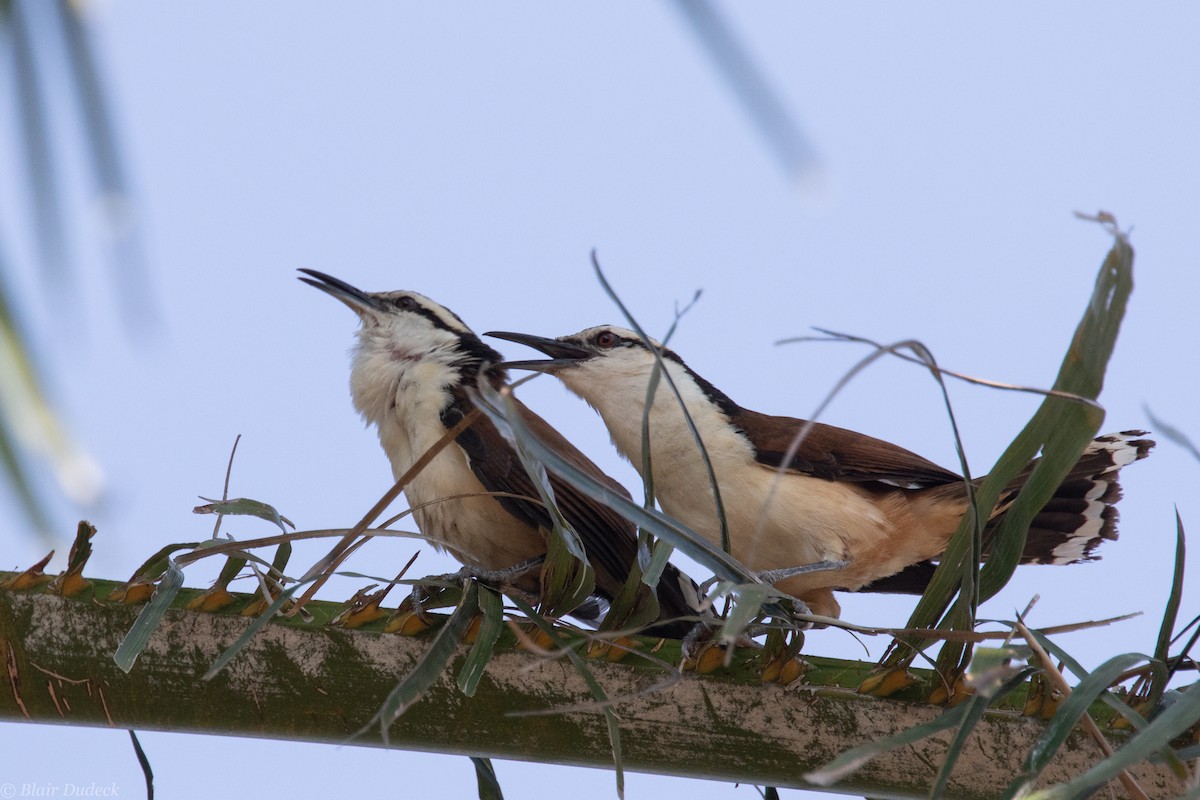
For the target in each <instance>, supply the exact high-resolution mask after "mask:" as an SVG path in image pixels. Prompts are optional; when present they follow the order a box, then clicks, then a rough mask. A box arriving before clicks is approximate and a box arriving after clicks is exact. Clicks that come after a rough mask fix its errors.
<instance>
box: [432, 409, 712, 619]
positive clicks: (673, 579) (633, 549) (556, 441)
mask: <svg viewBox="0 0 1200 800" xmlns="http://www.w3.org/2000/svg"><path fill="white" fill-rule="evenodd" d="M464 404H465V405H464ZM517 406H518V409H519V411H520V413H521V416H522V417H523V418H524V420H525V422H526V423H527V424H528V425H529V426H530V428H531V429H532V430H533V431H534V432H535V433H536V434H537V435H538V436H539V437H540V438H541V439H542V440H543V441H544V442H545V443H546V444H547V445H549V446H550V447H552V448H554V449H555V450H556V451H557V452H558V453H560V454H561V455H562V456H563V457H564V458H566V459H567V460H568V461H570V462H571V463H572V464H574V465H575V466H576V467H578V468H579V469H580V470H582V471H584V472H586V473H587V474H589V475H591V476H592V477H593V478H595V479H596V480H598V481H600V482H601V483H603V484H604V485H605V486H607V487H608V488H609V489H610V490H612V491H613V492H614V493H616V494H619V495H620V496H621V497H624V498H626V499H629V492H628V491H626V490H625V487H624V486H622V485H621V484H620V483H618V482H617V481H615V480H613V479H612V478H611V477H609V476H608V475H606V474H605V473H604V472H603V471H602V470H601V469H600V468H599V467H598V466H596V465H595V464H594V463H592V461H591V460H590V459H589V458H588V457H587V456H585V455H584V454H583V453H582V452H580V451H579V449H578V448H576V447H575V446H574V445H573V444H571V443H570V442H569V441H567V439H566V438H565V437H564V436H563V435H562V434H560V433H559V432H558V431H557V430H556V429H555V428H554V427H553V426H551V425H550V424H549V423H547V422H546V421H545V420H543V419H542V418H541V417H539V416H538V415H537V414H535V413H534V412H533V411H531V410H529V408H527V407H526V406H525V405H523V404H521V403H520V401H517ZM469 408H470V401H469V400H467V399H466V398H465V397H462V398H459V399H457V400H456V402H455V404H454V405H453V406H451V407H450V409H447V412H448V414H447V413H444V414H443V421H445V422H447V423H448V424H450V425H453V424H454V423H455V420H454V419H453V417H454V416H456V415H458V418H459V419H461V413H462V412H463V410H464V409H469ZM448 416H449V417H450V418H447V417H448ZM456 441H457V442H458V444H459V446H460V447H462V448H463V450H464V451H465V452H466V453H467V456H468V458H469V460H470V462H471V470H472V471H473V472H474V473H475V476H476V477H477V478H478V479H479V482H480V483H482V484H483V485H484V487H485V488H486V489H487V490H488V491H493V492H511V493H513V494H518V495H523V496H525V497H532V498H536V497H537V496H538V493H537V488H536V487H535V486H534V484H533V480H532V479H531V478H530V477H529V474H528V473H527V472H526V471H525V469H524V467H523V466H522V465H521V461H520V458H519V457H518V456H517V453H516V452H515V451H514V449H513V447H512V445H510V444H509V442H508V440H507V439H505V438H504V437H503V436H502V435H501V434H500V432H499V431H498V430H496V427H495V426H494V425H492V423H491V421H490V420H488V419H487V418H486V417H480V419H479V420H478V421H476V422H475V423H474V424H473V425H472V426H471V427H470V428H468V429H467V430H466V431H464V432H463V433H462V434H460V435H459V437H458V439H457V440H456ZM548 474H549V478H550V486H551V488H552V489H553V490H554V498H555V501H556V502H557V503H558V507H559V510H560V511H562V514H563V517H565V518H566V520H567V522H568V523H569V524H570V525H571V527H572V528H573V529H574V530H575V532H576V533H578V534H579V538H580V539H581V540H582V542H583V546H584V549H585V550H586V551H587V555H588V561H589V562H591V565H592V568H593V570H595V573H596V589H597V592H598V593H600V594H601V595H603V596H604V597H606V598H608V599H612V598H613V597H615V596H616V594H617V592H618V591H620V589H621V586H622V585H623V584H624V582H625V579H626V577H627V576H628V575H629V570H630V567H631V566H632V565H633V563H634V560H635V559H636V558H637V530H636V528H635V526H634V525H633V524H632V523H631V522H629V521H628V520H626V519H625V518H624V517H622V516H621V515H620V514H617V513H616V512H615V511H613V510H612V509H610V508H608V507H607V506H605V505H603V504H601V503H597V502H596V501H594V500H592V499H591V498H590V497H587V496H585V495H583V494H581V493H580V492H579V491H578V490H576V489H575V488H574V487H573V486H571V485H570V484H569V483H567V482H566V481H564V480H563V479H562V478H560V477H559V476H558V475H556V474H554V473H553V472H549V473H548ZM497 500H498V501H499V502H500V504H501V505H502V506H504V508H505V509H506V510H507V511H508V512H509V513H510V514H513V515H514V516H516V517H518V518H520V519H523V520H526V521H527V522H529V523H530V524H533V525H536V526H538V527H539V528H541V529H543V530H548V529H550V527H551V524H552V523H551V521H550V516H549V514H547V512H546V510H545V508H543V507H542V505H541V504H540V503H539V502H530V501H526V500H518V499H514V498H497ZM685 581H687V582H690V580H689V579H688V578H687V577H686V576H684V575H683V574H682V573H681V572H679V571H678V570H677V569H676V568H675V567H674V566H673V565H668V569H667V570H666V571H664V572H663V576H662V579H661V580H660V582H659V587H658V592H657V594H658V600H659V609H660V617H661V618H663V619H672V618H677V617H685V616H691V615H694V614H695V613H696V612H695V611H694V610H693V609H691V608H690V606H689V605H688V603H687V600H686V599H685V597H684V593H683V589H682V585H683V583H684V582H685ZM693 585H694V584H693ZM690 628H691V624H690V623H685V624H684V625H682V626H681V627H680V628H679V629H678V630H675V629H674V628H671V629H668V626H659V627H657V628H656V629H655V631H656V632H657V633H659V634H661V635H668V636H682V635H683V634H686V633H687V632H688V630H689V629H690Z"/></svg>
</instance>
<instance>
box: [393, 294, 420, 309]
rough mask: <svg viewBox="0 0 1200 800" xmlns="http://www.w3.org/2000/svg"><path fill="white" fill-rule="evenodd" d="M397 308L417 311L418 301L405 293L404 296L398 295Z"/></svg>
mask: <svg viewBox="0 0 1200 800" xmlns="http://www.w3.org/2000/svg"><path fill="white" fill-rule="evenodd" d="M396 308H399V309H402V310H404V311H416V310H417V301H416V300H414V299H413V298H411V297H409V296H407V295H405V296H403V297H397V298H396Z"/></svg>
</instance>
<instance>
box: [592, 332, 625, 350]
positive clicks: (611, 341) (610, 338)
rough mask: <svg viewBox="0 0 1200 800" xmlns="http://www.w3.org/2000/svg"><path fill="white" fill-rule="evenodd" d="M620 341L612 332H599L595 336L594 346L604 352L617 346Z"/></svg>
mask: <svg viewBox="0 0 1200 800" xmlns="http://www.w3.org/2000/svg"><path fill="white" fill-rule="evenodd" d="M620 341H621V337H620V336H617V335H616V334H615V333H613V332H612V331H601V332H600V333H597V334H596V346H597V347H603V348H604V349H605V350H610V349H612V348H614V347H616V346H617V343H618V342H620Z"/></svg>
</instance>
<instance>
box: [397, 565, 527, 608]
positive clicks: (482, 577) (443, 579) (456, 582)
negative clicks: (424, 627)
mask: <svg viewBox="0 0 1200 800" xmlns="http://www.w3.org/2000/svg"><path fill="white" fill-rule="evenodd" d="M544 561H545V558H543V557H540V556H539V557H538V558H531V559H529V560H528V561H522V562H521V563H519V564H513V565H512V566H511V567H504V568H503V569H480V568H478V567H470V566H464V567H463V568H462V569H460V570H459V571H458V572H448V573H446V574H445V575H431V576H429V577H428V578H425V580H426V581H428V583H418V584H415V585H414V586H413V587H412V593H411V594H410V595H409V596H408V598H407V600H406V601H405V602H406V603H409V604H410V605H411V607H412V611H413V612H415V613H416V615H417V617H418V618H419V619H420V620H421V621H422V622H426V623H428V622H430V620H429V618H428V616H427V615H426V610H427V609H430V608H436V607H437V606H436V605H434V602H436V598H437V597H438V596H439V595H440V594H442V592H444V591H446V590H447V589H448V588H450V586H460V585H462V582H463V581H465V580H466V579H467V578H474V579H475V580H477V581H479V582H481V583H484V584H487V585H488V586H492V587H495V588H497V589H502V590H504V591H506V592H518V593H519V594H521V596H522V598H523V599H530V596H529V595H528V594H527V593H525V592H521V591H520V590H518V589H516V587H515V586H514V585H513V582H514V581H516V580H517V579H518V578H520V577H522V576H523V575H526V574H528V573H529V572H532V571H533V570H535V569H538V568H540V567H541V566H542V562H544ZM439 584H440V585H439ZM532 600H533V601H534V602H536V598H532Z"/></svg>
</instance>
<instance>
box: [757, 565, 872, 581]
mask: <svg viewBox="0 0 1200 800" xmlns="http://www.w3.org/2000/svg"><path fill="white" fill-rule="evenodd" d="M848 566H850V562H849V561H830V560H829V559H826V560H824V561H818V562H817V563H815V564H804V565H802V566H798V567H785V568H784V569H765V570H763V571H762V572H756V573H754V576H755V577H756V578H758V579H759V580H760V581H762V582H763V583H778V582H779V581H782V580H785V579H787V578H794V577H796V576H797V575H808V574H809V573H812V572H833V571H835V570H839V569H845V568H846V567H848Z"/></svg>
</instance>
